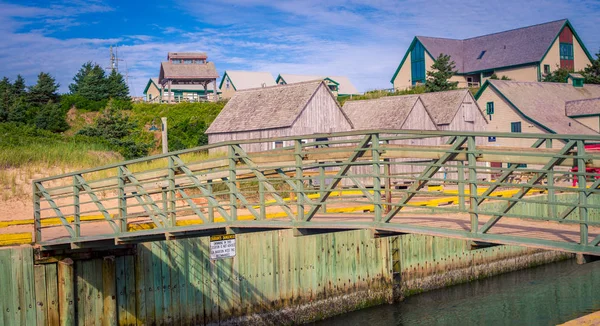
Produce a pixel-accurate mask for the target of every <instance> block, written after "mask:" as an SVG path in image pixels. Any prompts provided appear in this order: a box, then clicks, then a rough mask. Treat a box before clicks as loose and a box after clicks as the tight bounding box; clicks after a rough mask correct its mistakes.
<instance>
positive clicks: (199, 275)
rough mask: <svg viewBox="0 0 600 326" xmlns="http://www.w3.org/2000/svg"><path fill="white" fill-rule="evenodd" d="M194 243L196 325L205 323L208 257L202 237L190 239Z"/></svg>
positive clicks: (193, 276) (193, 277)
mask: <svg viewBox="0 0 600 326" xmlns="http://www.w3.org/2000/svg"><path fill="white" fill-rule="evenodd" d="M190 242H191V244H192V266H194V268H193V269H192V271H193V272H194V273H193V275H192V280H193V284H194V290H193V292H194V302H195V308H194V310H195V311H194V323H195V324H196V325H202V324H205V320H204V316H205V311H204V307H205V305H206V303H205V301H206V299H205V298H206V295H205V294H206V292H205V291H206V290H205V282H204V281H205V275H204V272H205V267H206V261H207V260H208V258H207V257H206V255H205V250H204V248H203V247H202V240H201V238H193V239H190Z"/></svg>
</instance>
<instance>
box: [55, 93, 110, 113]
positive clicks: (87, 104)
mask: <svg viewBox="0 0 600 326" xmlns="http://www.w3.org/2000/svg"><path fill="white" fill-rule="evenodd" d="M60 103H61V106H62V108H63V110H65V112H66V111H69V110H70V109H71V108H72V107H75V108H77V109H78V110H82V111H102V110H103V109H104V108H105V107H106V104H107V103H108V100H101V101H91V100H88V99H87V98H85V97H83V96H81V95H73V94H68V95H63V96H61V99H60Z"/></svg>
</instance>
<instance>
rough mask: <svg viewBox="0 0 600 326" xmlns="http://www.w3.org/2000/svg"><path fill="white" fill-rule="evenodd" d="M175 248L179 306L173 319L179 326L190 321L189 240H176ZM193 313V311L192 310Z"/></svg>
mask: <svg viewBox="0 0 600 326" xmlns="http://www.w3.org/2000/svg"><path fill="white" fill-rule="evenodd" d="M176 243H177V246H176V247H175V249H176V250H175V253H174V256H175V266H176V268H177V271H178V272H177V276H178V280H177V289H178V290H177V292H178V294H179V306H176V307H175V308H176V309H177V310H178V314H177V316H176V318H175V321H176V323H178V324H180V325H185V324H187V323H189V321H190V318H189V317H190V316H191V314H190V308H192V305H191V304H190V301H193V300H190V298H189V297H188V288H189V287H190V284H189V282H188V279H189V275H190V265H189V260H188V256H187V255H188V254H189V252H188V250H189V247H188V244H189V239H181V240H177V242H176ZM192 311H193V310H192Z"/></svg>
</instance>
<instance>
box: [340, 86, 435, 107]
mask: <svg viewBox="0 0 600 326" xmlns="http://www.w3.org/2000/svg"><path fill="white" fill-rule="evenodd" d="M422 93H425V86H415V87H413V88H410V89H407V90H394V91H393V92H390V91H388V90H374V91H368V92H365V93H364V94H363V95H356V96H352V98H350V97H345V98H340V99H338V100H339V101H340V104H341V105H344V102H346V101H359V100H372V99H377V98H382V97H386V96H399V95H410V94H422Z"/></svg>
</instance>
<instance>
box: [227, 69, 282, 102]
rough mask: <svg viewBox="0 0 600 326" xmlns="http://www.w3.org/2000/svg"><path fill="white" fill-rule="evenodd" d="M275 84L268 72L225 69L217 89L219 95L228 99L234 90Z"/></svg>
mask: <svg viewBox="0 0 600 326" xmlns="http://www.w3.org/2000/svg"><path fill="white" fill-rule="evenodd" d="M275 85H276V83H275V79H274V78H273V75H271V73H270V72H265V71H241V70H226V71H225V72H224V73H223V78H222V79H221V83H220V84H219V90H220V91H221V97H222V98H225V99H228V98H231V97H232V96H233V94H235V92H236V91H243V90H245V89H251V88H259V87H269V86H275Z"/></svg>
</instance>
